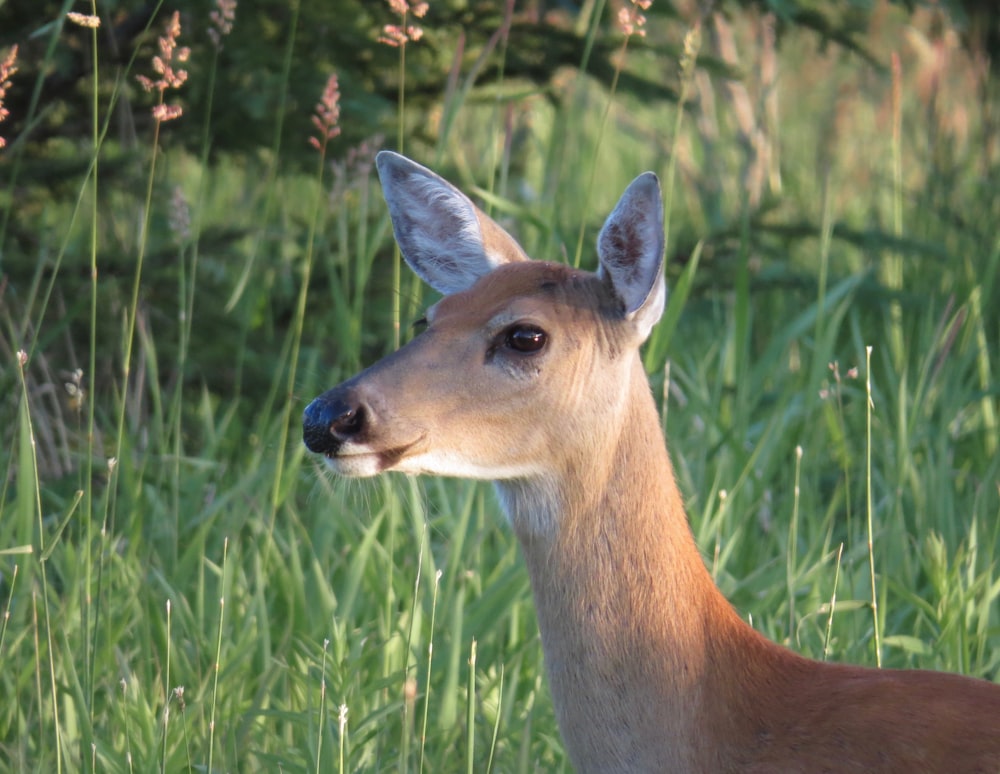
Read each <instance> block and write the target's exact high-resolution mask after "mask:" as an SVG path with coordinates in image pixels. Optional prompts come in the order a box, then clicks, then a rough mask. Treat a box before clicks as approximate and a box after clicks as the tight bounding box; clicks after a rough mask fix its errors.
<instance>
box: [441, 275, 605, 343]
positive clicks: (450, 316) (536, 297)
mask: <svg viewBox="0 0 1000 774" xmlns="http://www.w3.org/2000/svg"><path fill="white" fill-rule="evenodd" d="M613 303H614V299H613V298H611V297H610V294H609V293H607V290H606V288H605V286H604V283H602V282H601V280H600V279H599V278H598V277H597V276H596V275H594V274H590V273H589V272H585V271H580V270H579V269H573V268H572V267H569V266H565V265H563V264H558V263H545V262H542V261H529V262H520V263H512V264H507V265H504V266H500V267H499V268H497V269H496V270H494V271H492V272H490V273H489V274H487V275H486V276H484V277H482V278H480V279H479V280H478V281H477V282H476V283H475V284H474V285H473V286H472V287H471V288H469V289H468V290H465V291H462V292H460V293H455V294H453V295H450V296H445V297H444V298H442V299H441V300H440V301H439V302H438V303H437V304H435V305H434V306H433V307H431V308H430V309H429V310H428V311H427V319H428V322H430V323H431V324H432V325H434V326H441V327H455V328H473V329H489V330H487V331H486V332H487V333H488V334H493V333H496V332H498V330H494V329H501V328H503V327H506V326H508V325H511V324H513V323H516V322H522V321H523V322H536V323H538V324H542V323H543V322H548V323H550V324H552V323H556V322H557V320H558V317H559V315H560V313H561V312H569V313H570V314H573V313H574V312H581V311H582V312H589V313H591V314H593V313H599V314H600V313H602V312H603V310H604V309H605V308H606V307H609V306H611V305H613ZM574 316H575V315H574Z"/></svg>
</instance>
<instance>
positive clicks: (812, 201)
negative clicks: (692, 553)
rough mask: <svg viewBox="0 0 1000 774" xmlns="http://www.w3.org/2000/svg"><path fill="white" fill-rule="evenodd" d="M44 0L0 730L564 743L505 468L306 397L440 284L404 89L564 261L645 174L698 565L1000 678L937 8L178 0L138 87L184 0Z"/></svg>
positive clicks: (313, 762) (987, 197)
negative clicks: (424, 454) (411, 5)
mask: <svg viewBox="0 0 1000 774" xmlns="http://www.w3.org/2000/svg"><path fill="white" fill-rule="evenodd" d="M771 5H772V7H774V10H776V11H778V12H781V10H782V8H788V7H791V6H792V5H793V4H783V5H782V6H781V7H778V5H777V4H771ZM64 6H67V7H68V4H60V3H49V2H45V3H41V4H38V5H35V6H33V9H34V10H33V12H31V13H29V12H28V11H27V10H25V9H23V8H16V9H10V8H9V7H8V6H5V12H7V11H8V10H9V11H10V13H11V17H10V18H11V19H12V21H13V22H15V23H12V24H11V25H9V26H8V25H5V26H4V29H3V31H2V33H0V34H2V36H3V39H4V44H6V42H7V41H8V39H9V41H10V42H15V41H14V40H13V38H10V37H9V36H12V35H14V34H15V33H17V42H19V43H21V44H22V47H21V51H20V57H21V58H20V60H19V65H20V68H21V69H20V71H19V72H18V73H17V74H15V75H14V76H13V78H12V84H13V85H12V87H11V89H10V91H9V92H8V96H7V99H6V100H5V103H4V104H5V106H7V107H8V108H10V110H11V117H10V119H9V120H8V121H7V122H4V123H0V135H2V136H4V137H7V138H8V140H9V145H8V147H6V148H5V149H2V150H0V197H2V198H0V213H2V216H3V217H2V219H0V224H2V226H0V362H2V363H3V365H2V368H0V442H2V445H0V450H2V451H0V471H2V479H0V611H3V612H4V613H5V616H4V617H3V619H2V620H0V695H2V696H4V697H5V699H6V700H5V701H3V702H0V770H10V771H58V770H67V771H76V770H84V771H91V770H94V771H123V772H124V771H136V770H138V771H147V770H160V771H183V770H205V769H218V770H229V771H231V770H241V771H253V770H261V769H267V770H277V769H278V768H280V769H281V770H282V771H338V772H339V771H421V770H423V771H428V772H431V771H458V770H468V771H487V770H493V771H564V770H568V763H567V762H566V761H565V759H564V755H563V752H562V749H561V744H560V741H559V737H558V730H557V728H556V725H555V721H554V718H553V714H552V708H551V702H550V699H549V697H548V693H547V688H546V685H545V680H544V670H543V665H542V660H541V650H540V643H539V640H538V635H537V626H536V622H535V618H534V611H533V608H532V602H531V597H530V591H529V588H528V583H527V577H526V575H525V572H524V569H523V566H522V564H521V561H520V559H519V557H518V554H517V550H516V545H515V541H514V540H513V537H512V536H511V535H510V534H509V531H508V530H506V529H505V527H504V525H503V524H502V523H501V521H500V519H499V518H498V516H497V508H496V506H495V503H494V501H493V498H492V495H491V493H490V492H489V490H488V488H486V487H483V486H481V485H478V484H473V483H469V482H456V481H442V480H423V479H421V480H415V479H409V478H404V477H401V476H387V477H385V478H382V479H379V480H376V481H365V482H345V481H341V480H336V479H333V478H332V477H331V476H330V475H329V474H328V473H327V472H326V471H325V470H324V468H323V466H322V464H320V462H318V461H316V460H313V459H312V458H310V457H309V456H307V455H306V454H305V452H304V450H303V449H302V447H301V444H300V443H299V442H298V432H299V419H298V416H299V412H300V410H301V409H302V408H303V407H304V405H305V404H306V402H307V401H308V400H310V399H311V398H312V397H313V396H315V395H316V394H318V393H319V392H321V391H322V390H324V389H326V388H328V387H330V386H332V385H333V384H335V383H337V382H338V381H340V380H341V379H342V378H345V377H346V376H349V375H350V374H352V373H354V372H355V371H356V370H357V369H358V368H360V367H362V366H363V365H364V364H367V363H369V362H371V361H372V360H373V359H375V358H377V357H378V356H380V355H381V354H383V353H384V352H386V351H388V350H389V349H391V347H392V342H393V339H394V338H395V337H396V336H397V335H399V336H402V337H403V338H406V336H407V335H408V328H407V326H408V323H409V322H410V321H411V320H412V319H414V318H416V317H417V316H419V314H420V310H421V309H422V306H423V304H424V300H423V295H424V294H425V292H427V293H429V291H424V290H423V289H422V288H420V286H419V284H418V283H417V282H416V280H415V279H414V278H411V277H409V276H407V275H406V274H405V273H404V274H402V275H400V276H399V278H398V279H397V278H396V277H395V276H394V274H393V265H394V255H393V248H392V244H391V234H390V230H389V228H388V223H387V219H386V214H385V210H384V207H383V205H382V203H381V197H380V195H379V191H378V187H377V184H376V183H375V181H374V179H373V177H372V173H371V161H372V153H373V151H374V150H376V149H377V148H376V146H378V145H381V144H386V145H390V146H392V145H393V144H394V143H393V142H392V141H386V140H384V139H375V140H372V139H371V138H372V137H374V136H376V135H379V134H381V135H382V137H385V136H389V137H392V136H395V135H396V134H397V133H398V132H400V131H401V132H402V136H403V138H404V139H405V143H406V152H407V153H408V154H410V155H413V156H414V157H416V158H418V159H419V160H421V161H423V162H426V163H428V164H431V165H433V166H434V167H435V168H436V169H438V170H439V171H440V172H441V173H442V174H444V175H446V176H447V177H448V178H450V179H452V180H453V181H455V182H456V183H457V184H458V185H460V186H461V187H462V188H463V189H464V190H466V191H469V192H470V193H473V194H475V195H477V196H479V197H480V199H481V201H482V202H484V206H485V207H487V208H488V209H489V210H491V212H492V214H493V215H494V216H495V217H496V218H497V219H498V220H500V221H501V222H503V223H504V225H506V226H508V227H510V228H511V230H512V231H514V232H515V233H517V234H518V236H519V238H520V239H521V241H522V243H523V244H524V246H525V248H526V249H527V250H528V252H529V253H530V254H532V255H534V256H536V257H538V258H546V259H550V260H565V261H574V260H577V258H578V255H577V246H578V244H582V245H583V246H584V249H583V250H582V252H581V253H580V255H579V260H580V261H581V263H582V264H583V265H584V266H589V265H592V262H593V256H592V252H591V249H590V245H592V244H593V241H594V239H593V238H594V236H595V235H596V233H597V230H598V229H599V227H600V224H601V222H602V219H603V217H604V216H605V215H606V213H607V212H608V211H609V210H610V208H611V207H612V206H613V205H614V202H615V200H616V198H617V196H618V195H619V193H620V192H621V191H622V190H623V189H624V187H625V185H626V184H627V183H628V181H629V180H631V179H632V178H633V177H634V176H635V175H636V174H638V173H639V172H641V171H643V170H646V169H653V170H655V171H656V172H657V173H658V174H660V175H661V178H662V179H663V182H664V187H665V190H666V191H667V192H668V201H669V203H670V204H669V212H668V215H669V223H670V232H669V237H670V238H669V242H668V268H667V271H668V275H669V279H670V284H671V297H670V302H669V306H668V309H667V313H666V316H665V319H664V321H663V322H662V323H661V325H660V326H659V328H658V329H657V330H656V331H655V332H654V334H653V336H652V338H651V340H650V343H649V344H648V345H647V349H646V351H645V353H644V357H645V362H646V365H647V368H648V371H649V373H650V374H651V382H652V384H653V387H654V391H655V392H656V394H657V395H658V396H660V397H661V398H662V399H663V422H664V425H665V428H666V431H667V434H668V437H669V441H670V447H671V452H672V456H673V459H674V461H675V465H676V468H677V474H678V477H679V480H680V483H681V487H682V489H683V491H684V492H685V494H686V496H687V500H688V505H689V510H690V513H691V521H692V527H693V529H694V531H695V535H696V537H697V539H698V543H699V545H700V546H701V548H702V550H703V551H704V553H705V556H706V561H707V562H708V564H709V566H710V567H711V569H712V572H713V575H714V576H715V578H716V579H717V581H718V583H719V584H720V586H721V587H722V589H723V591H724V592H725V593H726V595H727V596H728V597H729V598H730V599H731V600H733V602H734V604H735V605H736V606H737V608H738V609H739V610H740V611H741V612H743V613H744V614H746V615H748V616H751V617H752V620H753V623H754V625H755V626H756V627H757V628H759V629H760V630H762V631H763V632H765V633H766V634H767V635H768V636H770V637H772V638H773V639H775V640H777V641H780V642H783V643H786V644H788V645H789V646H790V647H793V648H795V649H796V650H798V651H800V652H803V653H805V654H808V655H811V656H814V657H820V658H822V657H827V658H830V659H834V660H844V661H852V662H857V663H867V664H875V663H876V662H877V660H878V658H881V659H882V661H883V663H884V664H885V665H887V666H892V667H901V666H915V667H926V668H936V669H947V670H954V671H961V672H965V673H968V674H974V675H979V676H983V677H987V678H989V679H997V676H998V670H1000V655H998V654H1000V628H998V627H1000V620H998V615H1000V614H998V605H997V597H998V595H1000V568H998V564H997V563H998V558H1000V557H998V550H1000V519H998V515H1000V491H998V486H997V481H998V480H1000V454H998V448H997V447H998V441H1000V427H998V419H997V412H998V409H1000V389H998V387H997V384H998V382H997V376H996V369H997V365H996V364H997V358H998V356H1000V351H998V341H1000V287H998V285H997V279H996V278H997V268H998V263H1000V242H998V241H997V239H996V236H995V233H994V226H993V224H995V223H996V222H997V221H998V220H1000V165H998V161H997V147H996V141H995V137H994V136H993V134H992V133H991V132H992V127H991V124H990V120H991V118H990V117H991V116H992V115H994V113H995V111H996V109H997V104H998V103H997V95H996V91H995V88H994V86H993V82H992V81H990V80H989V78H988V74H987V71H986V70H985V69H983V68H982V67H980V64H981V61H980V60H979V59H977V56H978V55H979V53H980V52H979V51H978V50H977V49H976V48H975V47H974V46H972V45H971V44H969V46H968V47H966V48H962V47H960V46H959V45H957V43H956V42H955V41H956V40H957V39H958V38H957V32H956V30H957V29H958V28H956V27H954V26H953V25H952V23H951V21H950V20H949V19H948V18H946V17H944V16H938V15H935V13H937V12H933V11H919V12H916V13H915V14H914V15H913V16H908V15H906V14H905V13H904V12H903V10H902V9H901V8H899V7H896V6H886V7H879V8H878V9H877V10H876V11H874V12H872V13H868V12H866V11H864V10H861V9H859V7H854V8H853V9H852V11H851V18H850V20H851V22H852V24H856V30H855V32H854V33H852V38H851V45H849V46H841V45H838V44H837V43H836V41H837V40H839V38H837V37H836V36H833V35H826V34H820V35H817V34H814V33H813V32H810V31H808V30H806V31H804V30H803V29H801V28H800V27H799V26H797V25H796V24H794V23H791V22H790V21H789V20H790V19H794V18H795V16H794V14H793V15H791V16H788V15H784V16H780V18H779V19H778V20H773V19H771V18H770V17H766V16H761V15H760V14H759V13H756V12H753V13H751V12H746V13H744V12H737V10H736V8H735V6H734V8H733V9H730V10H732V11H733V12H732V14H731V16H730V18H729V19H728V21H727V19H726V18H724V17H722V16H714V17H710V18H707V19H705V20H703V28H701V30H700V32H701V34H700V39H699V36H698V35H697V34H695V33H694V32H691V29H692V21H693V20H688V19H686V17H685V16H684V15H683V14H681V13H677V12H675V11H674V9H673V8H670V7H669V6H667V5H665V4H664V5H663V6H660V5H659V4H658V3H654V7H653V9H652V10H651V11H650V14H649V15H650V20H649V22H648V23H647V27H646V31H647V36H646V37H644V38H640V37H638V36H632V37H631V38H629V39H628V41H627V45H625V44H624V42H623V38H622V36H621V34H620V33H618V32H617V31H616V30H615V28H614V24H613V16H614V13H613V9H612V8H610V7H606V4H604V3H603V2H595V3H586V4H584V8H583V10H582V11H580V12H579V14H577V15H574V14H570V13H569V12H567V11H566V10H564V9H562V7H553V8H551V9H548V11H547V13H545V14H539V15H537V16H532V15H531V14H530V13H527V12H524V11H522V10H521V9H520V8H519V7H518V9H517V10H518V13H515V14H513V15H512V16H509V17H508V16H505V15H504V9H503V7H501V6H500V4H494V3H459V2H451V3H440V4H437V3H435V4H432V6H431V9H430V11H429V13H428V15H427V16H426V17H425V18H424V19H421V20H418V22H417V23H419V24H421V25H422V26H423V27H424V28H425V36H424V38H423V39H421V40H420V41H415V42H411V43H410V44H408V45H407V46H406V49H405V53H406V56H405V60H404V59H403V58H402V57H401V56H400V51H399V49H391V48H388V47H386V46H383V45H381V44H378V43H377V42H376V38H377V37H378V35H379V30H380V29H381V27H382V25H384V24H388V23H392V21H393V19H392V16H391V13H390V12H389V10H388V7H387V6H386V7H382V6H380V5H378V4H372V3H363V2H339V3H328V4H318V3H309V4H298V3H293V4H290V5H289V4H283V5H281V6H280V9H278V7H277V6H275V7H273V8H267V9H251V8H246V9H244V8H242V7H240V8H238V10H237V18H236V24H235V27H234V29H233V32H232V35H231V36H230V37H227V38H225V40H224V46H223V48H222V49H221V51H219V50H216V49H215V48H214V47H213V46H212V44H211V42H210V39H209V37H208V34H207V31H208V28H209V22H208V14H209V11H210V6H209V4H208V3H207V2H199V3H191V4H188V7H187V8H186V9H185V11H184V15H182V17H181V23H182V32H181V35H180V40H179V43H180V45H182V46H183V45H191V46H192V51H191V57H190V59H189V60H188V61H187V62H186V63H185V64H184V66H185V67H186V68H187V70H188V71H189V73H190V77H189V78H188V81H187V83H186V84H184V86H183V87H182V88H181V89H180V90H178V91H177V92H176V94H177V96H175V95H174V93H173V92H170V93H167V94H165V95H164V96H165V101H166V102H167V103H173V102H177V103H178V104H182V105H183V107H184V111H185V112H184V115H183V116H182V117H181V118H180V119H178V120H176V121H171V122H164V123H158V122H157V121H155V120H154V119H153V118H152V117H151V113H150V112H149V108H150V107H151V106H152V105H153V104H155V103H156V101H157V95H156V94H155V93H154V94H152V95H147V94H146V93H144V92H142V91H141V90H139V89H138V88H137V87H136V85H135V79H134V75H135V74H136V73H144V74H150V73H151V72H152V70H151V67H150V65H149V57H150V56H151V55H152V53H153V52H154V51H155V50H156V38H157V37H158V36H159V35H161V34H162V30H163V24H164V21H165V19H166V18H167V16H168V14H167V12H166V11H167V9H166V8H161V7H160V6H158V5H155V4H153V5H152V6H150V5H145V4H126V3H112V4H110V5H109V6H107V7H105V6H103V5H102V6H101V9H100V10H101V14H102V22H103V24H104V27H102V30H101V31H99V32H98V33H97V34H94V33H92V32H91V31H90V30H84V29H83V28H79V27H71V26H61V23H56V22H52V21H51V20H52V19H61V18H62V17H61V16H60V13H62V12H63V11H64V10H65V8H64ZM795 7H796V8H798V6H795ZM539 8H543V9H544V4H542V5H541V6H539ZM73 10H79V9H77V8H76V7H75V6H74V7H73ZM806 10H808V9H806ZM42 11H44V14H45V16H44V18H46V19H49V20H50V21H49V22H47V23H46V22H43V21H40V19H42V18H43V17H42V13H41V12H42ZM799 11H802V9H801V8H800V9H799ZM779 15H780V13H779ZM824 18H826V17H824ZM859 20H860V21H863V22H864V24H860V23H859ZM410 21H411V23H412V22H413V21H414V20H412V19H411V20H410ZM876 22H878V23H877V24H876ZM66 24H67V25H68V22H67V23H66ZM147 25H148V31H147ZM782 25H784V26H782ZM109 29H111V30H113V31H114V33H115V36H119V35H121V36H123V37H120V38H119V37H115V40H118V41H119V42H123V43H124V45H122V46H121V47H120V49H118V50H117V52H115V50H113V48H109V43H108V39H107V38H104V37H102V35H104V34H106V33H107V32H108V31H109ZM838 29H846V28H838ZM775 30H780V31H781V35H780V36H779V37H780V46H776V44H775V42H774V41H775V40H776V33H775ZM32 34H33V35H34V36H33V37H32ZM463 35H464V36H465V37H463ZM462 41H464V44H463V43H462ZM727 41H729V42H731V43H732V45H731V46H727ZM842 42H843V41H842ZM938 44H940V47H937V48H936V46H938ZM133 50H134V51H135V52H136V56H135V58H134V60H133V59H130V58H128V56H126V54H128V55H130V54H131V52H132V51H133ZM939 50H940V51H947V52H948V56H947V57H946V58H943V59H941V58H934V57H931V56H929V55H928V52H929V51H930V52H934V51H939ZM859 51H864V52H869V54H868V55H866V56H862V55H860V54H859V53H858V52H859ZM893 52H898V53H899V56H900V61H901V67H900V69H899V71H898V73H896V74H894V71H893V68H892V67H891V61H892V59H891V54H892V53H893ZM0 53H2V49H0ZM870 60H874V62H875V64H872V63H871V61H870ZM695 62H697V65H698V66H697V67H695V66H694V63H695ZM584 63H585V65H584ZM684 63H688V64H689V66H684ZM401 68H403V69H401ZM331 70H336V71H337V72H338V73H339V74H340V90H341V94H342V108H343V110H342V113H341V118H340V121H341V127H342V128H343V132H342V133H341V135H340V136H339V137H334V138H332V139H330V140H329V142H328V143H327V144H326V145H324V146H323V149H322V153H321V154H317V152H316V150H315V149H313V148H311V147H310V146H309V144H308V143H307V138H308V136H309V135H310V134H315V130H314V129H313V127H312V124H311V123H310V116H311V111H312V106H313V105H314V104H315V103H316V102H317V101H318V100H319V99H320V95H321V93H322V90H323V84H324V82H325V81H326V78H327V76H328V75H329V72H330V71H331ZM404 73H405V88H404V89H403V90H402V93H401V90H400V88H399V86H400V82H401V79H402V77H403V74H404ZM736 73H740V74H741V78H740V80H728V79H727V76H730V75H733V74H736ZM60 77H61V78H62V79H63V81H59V80H58V79H59V78H60ZM53 79H55V80H53ZM60 82H69V83H71V84H73V85H72V87H67V88H65V89H63V90H59V89H56V88H55V87H54V84H55V85H58V84H59V83H60ZM36 84H37V86H38V90H37V92H36V91H34V90H35V85H36ZM612 84H614V85H613V86H612ZM33 93H34V94H37V95H38V96H37V99H35V100H34V101H33V100H32V98H31V95H32V94H33ZM894 94H896V95H898V98H896V99H894V98H893V95H894ZM779 95H780V101H779V100H778V96H779ZM678 103H680V106H679V105H678ZM12 127H13V129H12ZM397 143H398V141H397ZM581 235H582V237H583V239H582V242H581V241H580V237H581ZM867 347H872V351H871V358H870V369H869V368H867V367H866V364H867V363H868V360H867V349H866V348H867ZM20 350H23V352H24V354H25V356H26V361H25V362H24V365H23V367H22V365H21V364H20V359H19V357H18V351H20ZM854 369H857V370H856V371H855V370H854ZM869 385H870V387H869ZM869 407H870V408H869ZM869 422H870V431H869V430H868V424H869ZM869 521H870V523H871V538H872V546H871V551H870V552H869V542H868V541H869V532H868V524H869ZM872 573H874V578H875V588H874V589H873V588H872V585H871V577H872ZM873 599H874V601H875V603H876V604H875V605H873V604H872V601H873ZM876 642H880V644H881V653H880V654H878V653H876V652H875V643H876Z"/></svg>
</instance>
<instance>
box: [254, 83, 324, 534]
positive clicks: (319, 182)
mask: <svg viewBox="0 0 1000 774" xmlns="http://www.w3.org/2000/svg"><path fill="white" fill-rule="evenodd" d="M311 120H312V124H313V127H314V128H315V129H316V134H315V135H312V136H311V137H309V138H308V142H309V144H310V145H311V146H312V147H313V148H315V149H316V150H317V152H318V153H319V157H318V159H317V164H316V198H315V200H314V202H313V211H312V216H311V217H310V219H309V235H308V237H307V238H306V250H305V255H304V256H303V259H302V279H301V280H300V284H299V297H298V302H297V304H296V306H295V315H294V317H293V318H292V326H291V329H290V336H291V347H290V354H289V359H288V381H287V384H286V394H285V396H284V401H283V406H284V408H283V409H282V421H281V425H280V428H281V429H280V441H279V443H278V449H280V450H281V451H280V453H279V454H278V455H277V461H276V463H275V472H274V482H273V486H272V489H271V514H270V520H269V525H268V534H269V535H270V534H271V533H272V531H273V529H274V522H275V519H276V518H277V513H278V506H279V505H280V503H281V499H282V497H283V496H284V493H285V491H284V489H283V487H282V484H283V478H284V469H285V453H284V452H285V449H286V448H287V446H288V427H289V422H290V421H291V415H292V407H293V406H295V405H296V402H295V384H296V375H297V373H298V361H299V349H300V346H301V343H302V330H303V327H304V325H305V317H306V300H307V299H308V297H309V283H310V279H311V277H312V269H313V256H314V253H315V247H316V234H317V232H318V229H319V220H320V213H321V212H322V211H323V208H324V204H326V202H327V196H326V193H325V192H324V190H323V178H324V172H325V170H326V151H327V146H328V145H329V143H330V141H331V140H332V139H334V138H335V137H337V136H338V135H339V134H340V123H339V122H340V84H339V81H338V79H337V74H336V73H331V74H330V76H329V78H327V81H326V87H325V88H324V89H323V94H322V96H321V97H320V100H319V102H317V103H316V108H315V111H314V113H313V115H312V119H311Z"/></svg>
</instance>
